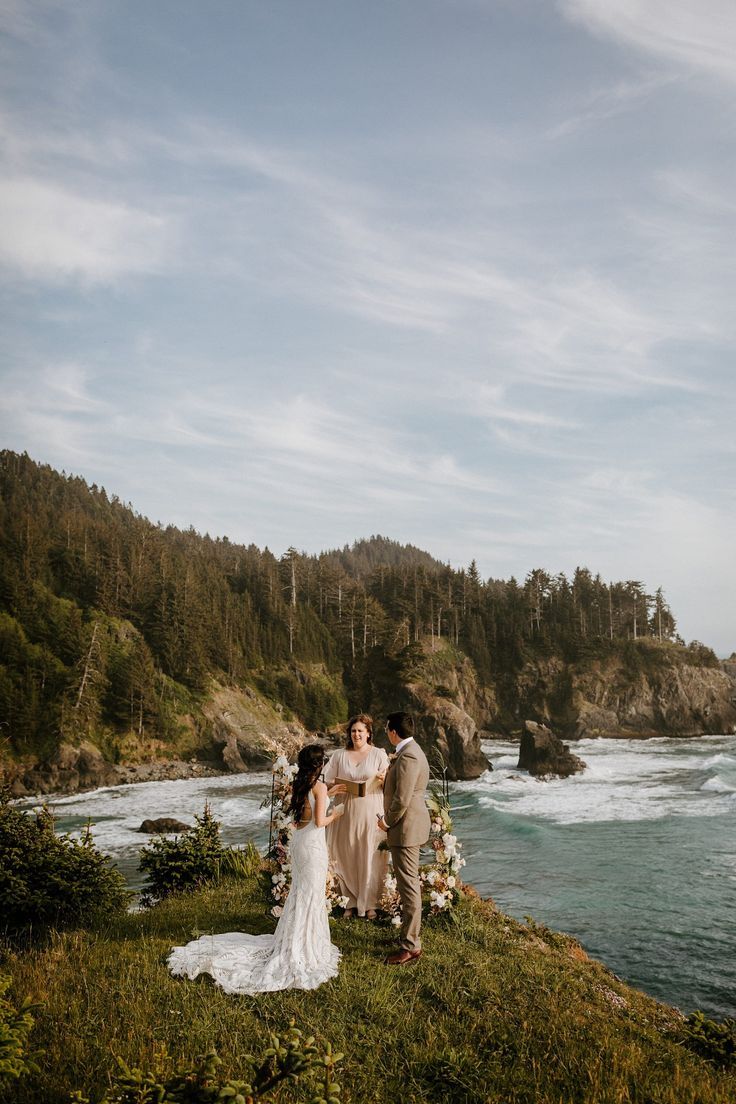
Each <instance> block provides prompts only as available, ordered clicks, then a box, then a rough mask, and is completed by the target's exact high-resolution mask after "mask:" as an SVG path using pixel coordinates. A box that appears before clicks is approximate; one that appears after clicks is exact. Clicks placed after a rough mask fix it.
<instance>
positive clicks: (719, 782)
mask: <svg viewBox="0 0 736 1104" xmlns="http://www.w3.org/2000/svg"><path fill="white" fill-rule="evenodd" d="M700 788H701V790H712V791H713V792H714V793H726V794H732V793H736V786H729V784H728V782H727V781H726V780H725V778H722V777H721V775H720V774H715V775H713V777H712V778H709V779H708V781H707V782H704V783H703V785H702V786H701V787H700Z"/></svg>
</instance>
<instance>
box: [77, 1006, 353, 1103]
mask: <svg viewBox="0 0 736 1104" xmlns="http://www.w3.org/2000/svg"><path fill="white" fill-rule="evenodd" d="M270 1044H271V1045H270V1046H269V1047H268V1049H267V1050H266V1051H265V1053H264V1054H263V1055H262V1057H261V1058H260V1060H259V1059H256V1058H254V1057H253V1055H251V1054H246V1055H245V1056H244V1058H243V1061H244V1063H245V1064H246V1066H247V1067H248V1068H247V1071H246V1077H247V1080H245V1081H223V1080H222V1079H221V1077H220V1075H219V1072H218V1068H219V1066H220V1065H221V1064H222V1063H221V1061H220V1059H219V1058H218V1057H217V1054H216V1053H215V1052H214V1051H212V1052H210V1053H209V1054H208V1055H207V1056H206V1057H205V1058H203V1059H202V1060H201V1061H199V1062H198V1063H197V1064H196V1065H194V1066H193V1067H191V1068H190V1067H183V1068H181V1069H178V1070H177V1071H176V1072H175V1073H173V1074H170V1075H169V1076H168V1077H166V1076H164V1075H162V1074H160V1073H155V1074H154V1073H144V1072H143V1071H142V1070H139V1069H130V1068H129V1067H128V1066H127V1065H126V1064H125V1062H123V1061H122V1059H120V1058H119V1059H118V1073H117V1076H116V1077H115V1078H114V1080H113V1085H112V1089H111V1091H110V1092H109V1093H108V1094H106V1095H105V1097H104V1099H103V1100H102V1101H100V1104H184V1102H185V1101H186V1104H216V1102H217V1101H222V1102H223V1104H246V1102H252V1101H256V1100H264V1101H265V1100H268V1099H269V1098H271V1099H273V1097H272V1093H273V1091H274V1090H278V1088H279V1086H280V1085H282V1084H283V1083H284V1082H285V1081H289V1082H294V1081H297V1080H299V1078H301V1077H303V1076H306V1077H307V1080H308V1082H310V1084H309V1089H310V1094H309V1100H310V1102H311V1104H318V1102H323V1104H340V1086H339V1085H338V1084H337V1083H336V1081H335V1067H336V1065H337V1064H338V1062H340V1061H341V1060H342V1055H341V1054H333V1053H332V1048H331V1046H330V1044H329V1043H328V1044H327V1045H326V1047H325V1048H324V1051H323V1052H320V1049H319V1048H318V1047H317V1045H316V1044H315V1041H314V1038H313V1037H311V1036H310V1037H309V1038H307V1039H305V1038H303V1036H302V1033H301V1031H298V1030H297V1028H296V1027H295V1026H294V1024H293V1023H292V1024H291V1025H290V1027H289V1032H288V1034H287V1036H286V1038H285V1039H283V1040H282V1039H280V1038H279V1037H278V1036H277V1035H271V1038H270ZM72 1101H73V1104H90V1101H89V1097H87V1096H85V1095H84V1094H83V1093H81V1092H76V1093H74V1094H73V1096H72Z"/></svg>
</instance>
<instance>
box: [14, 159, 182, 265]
mask: <svg viewBox="0 0 736 1104" xmlns="http://www.w3.org/2000/svg"><path fill="white" fill-rule="evenodd" d="M0 218H2V221H3V235H2V238H0V262H1V263H3V264H4V265H6V266H7V267H9V268H11V269H13V270H15V271H16V272H19V273H20V274H21V275H22V276H24V277H26V278H29V279H35V280H50V281H60V280H61V281H63V280H68V279H70V278H71V279H75V280H76V279H78V280H80V281H82V282H84V283H91V284H109V283H111V282H113V281H115V280H116V279H117V278H119V277H121V276H127V275H131V274H137V275H141V274H147V273H155V272H160V271H161V270H162V268H163V266H164V259H165V257H166V256H167V253H168V251H169V250H170V249H171V247H172V244H173V228H172V225H171V222H170V221H169V220H167V219H166V218H164V217H162V216H161V215H154V214H150V213H148V212H146V211H141V210H136V209H135V208H133V207H131V206H128V205H127V204H122V203H110V202H107V201H105V200H102V199H99V198H95V197H90V196H85V195H80V194H76V195H75V194H73V193H71V192H69V191H68V190H67V189H66V188H63V187H59V186H58V185H57V184H56V183H54V182H47V181H41V180H38V179H30V178H28V177H25V178H24V177H16V178H15V179H9V180H3V181H0Z"/></svg>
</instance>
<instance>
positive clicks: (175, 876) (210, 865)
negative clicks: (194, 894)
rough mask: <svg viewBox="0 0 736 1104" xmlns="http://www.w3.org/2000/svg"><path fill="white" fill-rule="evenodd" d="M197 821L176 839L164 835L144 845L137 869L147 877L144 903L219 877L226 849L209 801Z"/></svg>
mask: <svg viewBox="0 0 736 1104" xmlns="http://www.w3.org/2000/svg"><path fill="white" fill-rule="evenodd" d="M195 820H196V822H197V823H196V824H195V826H194V827H193V828H190V829H189V831H188V832H183V833H182V834H181V835H180V836H174V837H173V839H168V838H167V837H165V836H161V837H159V838H158V839H154V840H151V842H150V843H149V844H147V845H146V846H145V847H144V848H142V850H141V857H140V862H139V864H138V869H139V870H140V871H141V873H142V874H146V875H147V876H148V883H147V885H146V887H145V890H144V892H143V894H142V896H141V902H142V904H144V905H146V906H149V905H152V904H155V902H156V901H162V900H163V899H164V898H165V897H169V896H171V894H172V893H186V892H189V891H191V890H193V889H198V888H199V887H200V886H203V885H207V884H209V883H213V882H216V881H217V880H218V878H219V877H220V864H221V862H222V858H223V854H224V851H225V849H224V847H223V845H222V839H221V838H220V825H219V822H218V821H216V820H215V818H214V817H213V815H212V810H211V809H210V806H209V805H208V804H207V805H205V807H204V811H203V812H202V815H201V816H196V817H195Z"/></svg>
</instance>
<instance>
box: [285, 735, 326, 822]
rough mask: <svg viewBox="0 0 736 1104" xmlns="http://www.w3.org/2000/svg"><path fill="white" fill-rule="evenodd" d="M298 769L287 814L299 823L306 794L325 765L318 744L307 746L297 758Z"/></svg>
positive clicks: (322, 752)
mask: <svg viewBox="0 0 736 1104" xmlns="http://www.w3.org/2000/svg"><path fill="white" fill-rule="evenodd" d="M297 763H298V765H299V769H298V770H297V772H296V778H295V779H294V782H293V784H292V787H291V804H290V805H289V813H290V814H291V816H292V817H293V818H294V820H295V821H296V822H297V824H298V823H299V821H300V820H301V819H302V813H303V812H304V805H305V802H306V800H307V794H308V793H309V791H310V790H311V788H312V786H313V785H314V783H315V782H316V781H317V779H318V778H319V776H320V774H321V773H322V768H323V766H324V765H325V753H324V750H323V748H322V746H321V745H320V744H307V746H306V747H303V748H302V749H301V751H300V752H299V755H298V757H297Z"/></svg>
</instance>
